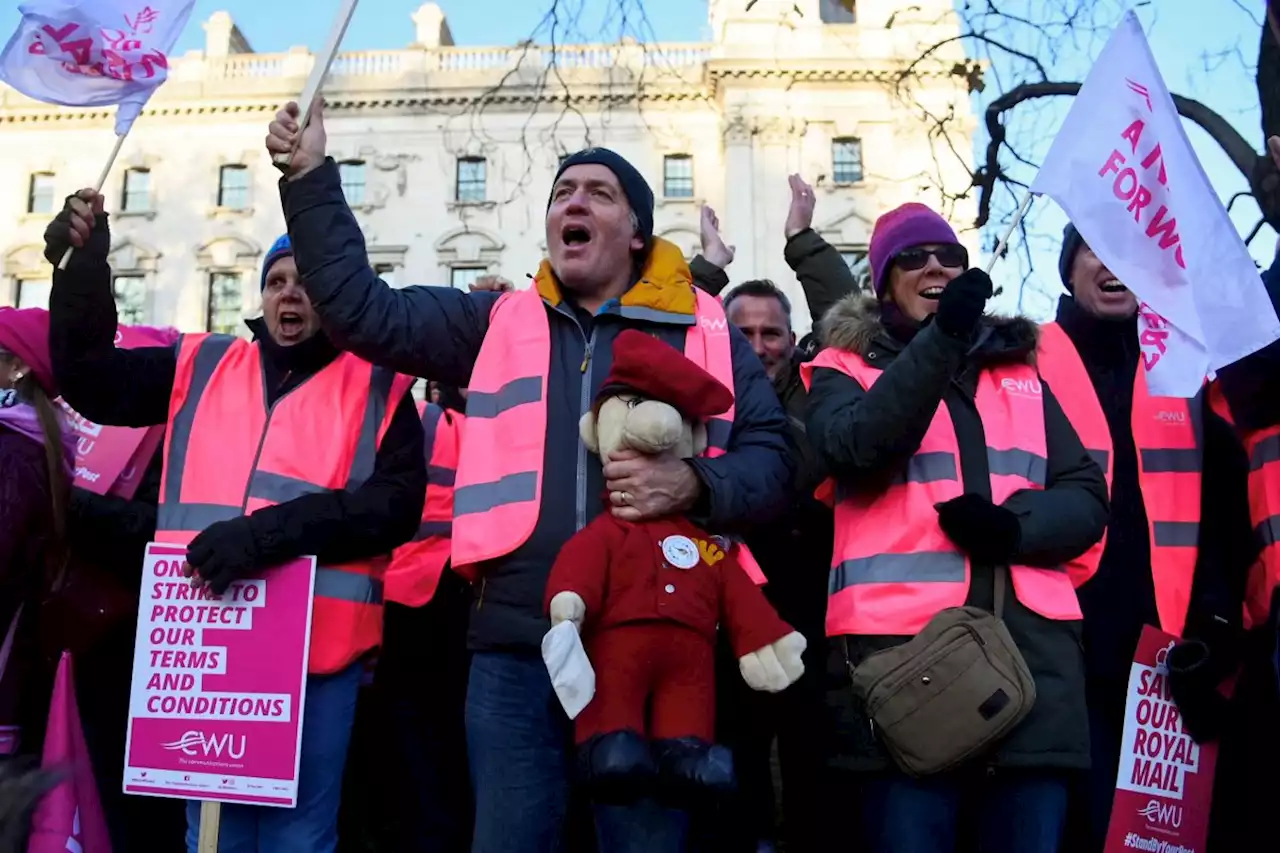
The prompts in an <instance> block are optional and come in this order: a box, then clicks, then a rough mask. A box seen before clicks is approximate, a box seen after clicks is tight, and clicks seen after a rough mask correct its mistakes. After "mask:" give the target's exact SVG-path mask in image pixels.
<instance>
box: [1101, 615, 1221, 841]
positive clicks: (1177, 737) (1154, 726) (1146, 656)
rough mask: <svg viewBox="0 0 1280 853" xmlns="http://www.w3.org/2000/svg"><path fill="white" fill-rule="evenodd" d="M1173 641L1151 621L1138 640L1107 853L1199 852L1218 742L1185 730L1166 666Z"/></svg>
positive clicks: (1206, 828) (1206, 822) (1204, 836)
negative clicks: (1201, 739)
mask: <svg viewBox="0 0 1280 853" xmlns="http://www.w3.org/2000/svg"><path fill="white" fill-rule="evenodd" d="M1177 642H1178V638H1177V637H1175V636H1173V635H1172V634H1166V633H1164V632H1163V631H1159V630H1157V629H1155V628H1152V627H1151V626H1150V625H1148V626H1146V627H1144V628H1143V629H1142V637H1141V639H1139V640H1138V651H1137V653H1136V654H1135V655H1134V658H1133V669H1132V670H1130V674H1129V700H1128V702H1127V703H1126V705H1125V709H1124V737H1123V740H1122V741H1121V745H1120V773H1119V774H1118V775H1117V777H1116V798H1115V803H1114V805H1113V806H1112V809H1111V825H1110V826H1109V827H1108V828H1107V846H1106V853H1130V851H1133V850H1152V851H1157V853H1204V849H1205V841H1206V839H1207V838H1208V835H1209V807H1210V805H1211V804H1212V801H1213V768H1214V764H1215V762H1216V761H1217V756H1218V747H1217V744H1212V743H1209V744H1196V743H1195V741H1193V740H1192V739H1191V735H1189V734H1187V731H1186V729H1185V728H1183V725H1182V715H1181V714H1180V713H1179V712H1178V707H1177V705H1175V704H1174V702H1173V695H1172V694H1171V693H1170V692H1169V669H1168V667H1167V666H1166V665H1165V658H1166V656H1167V655H1168V654H1169V650H1170V649H1172V648H1173V646H1174V644H1175V643H1177Z"/></svg>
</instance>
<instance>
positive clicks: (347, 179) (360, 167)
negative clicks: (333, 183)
mask: <svg viewBox="0 0 1280 853" xmlns="http://www.w3.org/2000/svg"><path fill="white" fill-rule="evenodd" d="M338 175H339V177H340V178H341V180H342V194H343V195H344V196H346V197H347V204H350V205H357V204H364V161H363V160H348V161H346V162H345V163H339V164H338Z"/></svg>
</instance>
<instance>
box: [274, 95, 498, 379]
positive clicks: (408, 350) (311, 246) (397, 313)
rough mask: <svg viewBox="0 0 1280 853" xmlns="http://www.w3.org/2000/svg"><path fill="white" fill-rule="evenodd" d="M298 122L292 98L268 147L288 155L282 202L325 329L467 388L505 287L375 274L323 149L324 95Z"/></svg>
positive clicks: (370, 356) (402, 367) (392, 363)
mask: <svg viewBox="0 0 1280 853" xmlns="http://www.w3.org/2000/svg"><path fill="white" fill-rule="evenodd" d="M297 122H298V105H297V104H295V103H289V104H287V105H285V107H284V109H282V110H280V112H279V113H277V114H276V119H275V121H273V122H272V123H271V126H270V130H269V133H268V135H267V140H266V145H267V151H268V152H269V153H271V154H273V155H274V154H282V153H290V152H291V153H292V157H291V159H290V163H289V165H288V166H287V167H282V171H283V172H284V177H283V178H282V179H281V180H280V200H281V202H282V204H283V206H284V216H285V222H286V223H287V225H288V229H289V239H290V240H291V241H292V243H293V252H294V259H295V260H296V262H297V264H298V274H299V276H300V277H301V278H302V282H303V285H304V286H305V287H306V289H307V295H308V296H309V297H310V299H311V304H312V306H313V307H314V308H315V309H316V313H318V314H319V315H320V321H321V324H322V325H323V327H324V330H325V332H326V333H327V334H328V335H329V337H330V339H331V340H333V342H334V343H335V344H337V345H338V346H339V347H341V348H343V349H345V350H348V351H350V352H353V353H355V354H356V355H358V356H360V357H361V358H363V359H366V360H367V361H371V362H373V363H374V364H379V365H382V366H384V367H389V368H391V369H393V370H396V371H399V372H401V373H405V374H410V375H413V376H429V377H431V378H432V379H438V380H440V381H442V382H445V383H448V384H450V385H460V386H463V387H465V386H466V385H467V384H469V382H470V380H471V368H472V367H473V366H474V365H475V360H476V356H477V355H478V354H479V352H480V345H481V343H482V342H483V341H484V335H485V332H486V331H487V330H488V328H489V312H490V310H491V309H492V308H493V304H494V302H496V301H497V299H498V298H499V296H501V294H500V293H497V292H476V293H463V292H462V291H460V290H455V289H454V288H452V287H407V288H404V289H399V290H398V289H395V288H392V287H390V286H389V285H388V284H387V283H386V282H384V281H382V279H380V278H378V275H377V273H376V272H374V270H373V268H372V267H371V266H370V265H369V255H368V252H367V250H366V247H365V241H364V234H363V233H362V232H361V230H360V225H359V223H358V222H357V221H356V218H355V215H354V214H353V213H352V212H351V208H350V207H349V206H348V205H347V201H346V197H345V196H344V195H343V194H342V180H341V177H340V176H339V173H338V165H337V163H335V162H334V161H333V159H332V158H329V157H326V156H325V145H326V138H325V129H324V106H323V102H322V101H321V100H320V99H317V101H316V103H315V104H314V105H313V106H312V108H311V118H310V121H309V122H308V123H307V127H306V129H305V130H304V131H303V132H302V134H301V138H299V137H298V132H297V130H298V123H297Z"/></svg>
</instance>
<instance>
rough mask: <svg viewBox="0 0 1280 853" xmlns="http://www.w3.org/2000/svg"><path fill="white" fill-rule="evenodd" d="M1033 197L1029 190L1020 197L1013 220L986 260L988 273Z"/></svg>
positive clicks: (1034, 195) (1025, 213) (993, 266)
mask: <svg viewBox="0 0 1280 853" xmlns="http://www.w3.org/2000/svg"><path fill="white" fill-rule="evenodd" d="M1035 197H1036V194H1035V193H1030V192H1029V193H1027V194H1026V196H1025V197H1024V198H1023V199H1022V204H1020V205H1018V212H1017V213H1015V214H1014V215H1013V221H1012V222H1010V223H1009V227H1008V228H1006V229H1005V230H1004V236H1003V237H1001V238H1000V242H999V243H998V244H997V245H996V250H995V252H993V253H992V255H991V260H989V261H987V274H988V275H990V274H991V270H992V269H994V268H995V265H996V261H998V260H1000V256H1001V255H1003V254H1004V250H1005V247H1006V246H1008V245H1009V239H1010V238H1011V237H1013V230H1014V229H1015V228H1017V227H1018V223H1020V222H1022V217H1024V216H1026V215H1027V211H1028V210H1029V209H1030V208H1031V202H1032V201H1034V200H1035Z"/></svg>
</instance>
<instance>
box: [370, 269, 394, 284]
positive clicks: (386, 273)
mask: <svg viewBox="0 0 1280 853" xmlns="http://www.w3.org/2000/svg"><path fill="white" fill-rule="evenodd" d="M373 271H374V272H375V273H377V274H378V278H380V279H382V280H383V281H385V282H386V283H387V285H388V286H390V287H395V286H396V268H395V266H393V265H392V264H374V266H373Z"/></svg>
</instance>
